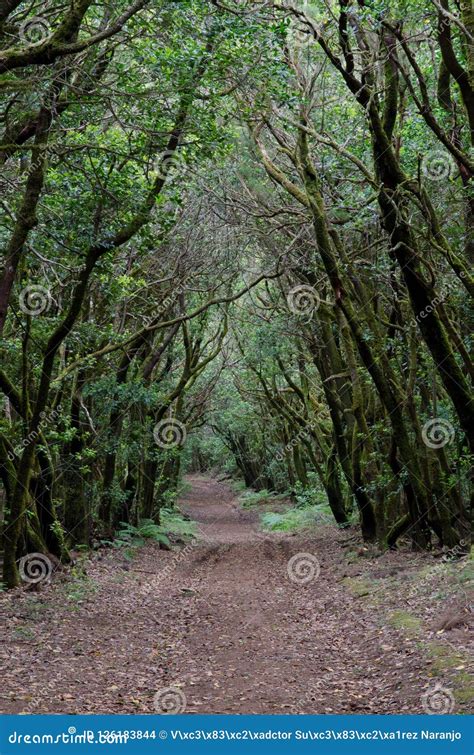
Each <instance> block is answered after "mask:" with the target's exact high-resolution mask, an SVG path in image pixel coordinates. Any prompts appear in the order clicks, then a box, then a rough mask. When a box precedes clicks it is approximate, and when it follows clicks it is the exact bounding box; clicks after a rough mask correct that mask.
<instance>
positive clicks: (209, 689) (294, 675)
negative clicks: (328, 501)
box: [0, 476, 472, 713]
mask: <svg viewBox="0 0 474 755" xmlns="http://www.w3.org/2000/svg"><path fill="white" fill-rule="evenodd" d="M188 482H189V483H190V489H189V492H188V493H187V494H186V495H185V496H184V497H183V499H182V500H181V503H180V506H181V508H182V509H183V510H184V511H186V512H187V513H188V514H189V516H190V517H191V518H192V519H193V520H195V521H196V523H197V528H198V533H199V539H198V541H197V543H196V544H194V545H190V544H188V545H185V546H184V547H181V549H179V550H174V549H173V550H172V551H164V550H161V549H159V547H158V545H157V544H148V545H146V546H144V547H142V548H140V549H139V550H138V551H137V553H136V554H135V557H134V558H132V559H131V560H127V559H126V558H125V555H124V553H123V552H122V550H121V549H106V550H103V551H101V552H98V553H96V554H94V556H93V557H90V558H87V559H84V560H83V561H82V562H81V564H78V565H76V567H74V568H73V569H72V570H67V571H64V572H58V573H57V574H56V575H55V577H54V578H53V580H52V581H51V583H50V584H48V585H45V586H42V587H41V590H40V591H38V592H35V591H29V590H25V589H18V590H15V591H11V592H9V593H3V594H2V595H0V610H1V614H2V621H1V625H2V626H1V627H0V632H1V636H2V642H1V645H0V665H1V667H2V668H3V669H4V672H3V673H2V676H3V684H2V688H1V691H0V712H1V713H154V712H163V710H164V709H165V708H166V709H167V710H170V711H171V710H175V711H177V710H179V711H181V712H182V711H183V709H184V710H185V712H186V713H423V712H448V711H449V712H451V711H452V712H456V713H462V712H467V710H468V707H469V704H470V700H471V699H472V698H471V695H472V687H471V686H470V677H469V668H468V659H469V647H468V637H469V634H468V626H467V621H468V618H469V615H468V610H469V604H468V596H467V594H466V589H467V568H468V566H469V562H468V561H466V560H463V561H458V562H456V563H453V564H451V563H443V562H442V561H441V560H440V559H439V558H438V559H435V558H434V557H433V556H432V555H429V554H413V553H411V552H409V551H397V552H389V553H385V554H383V555H380V554H378V553H376V552H375V551H374V552H371V550H370V549H369V550H364V549H363V548H361V544H360V543H359V542H358V541H357V538H356V536H355V535H354V533H353V532H352V531H350V530H349V531H347V530H345V531H341V530H338V529H337V528H336V527H333V526H328V525H324V526H321V527H319V528H317V529H316V530H313V531H311V532H309V533H304V534H300V533H298V534H289V533H263V532H262V531H260V530H259V527H258V514H257V512H256V511H255V510H243V509H242V508H241V507H240V505H239V502H238V499H237V498H236V496H235V494H234V493H233V492H232V491H231V490H230V488H229V487H228V486H227V485H226V484H225V483H222V482H219V481H217V480H215V479H210V478H206V477H201V476H193V477H191V478H188ZM301 554H311V555H310V556H309V557H308V556H307V555H306V556H302V555H301ZM293 557H294V558H293ZM292 558H293V561H292V562H291V563H290V564H289V561H290V559H292ZM305 559H306V560H307V562H308V563H307V565H308V566H309V569H310V570H309V572H306V571H305V569H304V563H303V562H304V561H305ZM316 559H317V561H316ZM302 563H303V565H302ZM299 567H300V568H301V571H300V570H299ZM311 569H312V570H313V571H312V572H311ZM305 576H306V577H307V578H308V581H304V580H305ZM310 577H312V578H311V579H310ZM169 688H172V689H171V691H170V690H169ZM173 705H174V707H173ZM427 708H428V710H427Z"/></svg>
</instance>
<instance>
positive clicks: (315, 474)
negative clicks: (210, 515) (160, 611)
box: [0, 0, 474, 588]
mask: <svg viewBox="0 0 474 755" xmlns="http://www.w3.org/2000/svg"><path fill="white" fill-rule="evenodd" d="M0 35H1V50H0V71H1V90H2V108H1V146H0V160H1V163H2V173H1V196H2V198H1V208H2V221H1V230H0V233H1V237H2V247H3V259H2V265H1V272H0V327H1V329H2V332H1V342H0V351H1V367H0V389H1V391H2V393H3V399H2V413H1V419H0V479H1V485H0V513H1V521H0V525H1V532H2V555H3V584H4V586H5V587H6V588H13V587H16V586H18V585H20V584H21V582H22V578H23V574H24V571H25V569H27V568H28V557H29V555H30V554H34V556H35V557H36V558H38V556H41V554H44V555H48V558H49V559H57V561H58V562H62V563H64V564H67V563H68V562H69V560H70V552H71V550H77V549H78V548H87V547H91V546H92V545H93V544H97V543H101V542H103V543H106V542H112V541H113V539H114V536H115V533H117V531H118V530H120V528H122V529H123V527H124V526H129V527H130V528H139V527H140V524H141V523H142V524H143V522H145V523H149V524H155V525H157V526H159V525H160V512H162V511H164V510H166V511H170V510H171V509H172V508H173V505H174V503H175V500H176V497H177V495H178V493H179V490H180V486H181V482H182V479H183V475H184V474H185V473H187V472H200V473H205V472H212V473H214V474H215V473H218V474H220V475H222V476H223V477H228V478H229V479H240V480H243V481H244V483H245V485H246V486H247V488H250V489H253V490H254V491H262V490H265V491H269V492H270V493H273V494H282V495H285V496H287V498H288V499H290V500H291V501H293V502H295V501H297V502H298V505H300V506H301V505H303V506H304V505H305V503H307V504H308V505H309V504H311V503H315V502H324V504H325V505H326V506H327V507H329V509H330V512H331V516H332V517H333V520H334V521H335V522H336V523H337V525H338V526H339V527H340V528H345V527H348V526H354V525H355V524H357V526H358V527H360V533H361V536H362V537H363V540H364V541H365V542H366V543H368V544H372V543H373V544H376V545H377V547H381V548H382V549H383V548H387V547H388V548H397V547H398V545H399V544H400V542H405V543H406V542H409V543H410V544H411V547H412V548H413V549H415V550H417V551H424V550H430V549H436V548H444V549H445V550H446V549H448V550H452V549H454V550H455V552H458V553H464V552H467V551H468V550H469V549H470V542H471V541H470V530H471V510H470V491H471V488H470V473H471V466H472V453H473V443H474V438H473V431H474V402H473V397H472V378H473V373H474V370H473V363H472V358H471V356H470V346H471V340H472V336H471V329H472V310H471V309H470V307H469V303H470V302H469V300H470V295H472V292H473V276H472V260H473V257H474V234H473V230H474V196H473V193H472V180H471V179H472V175H473V171H474V153H473V149H472V146H473V139H474V92H473V87H474V44H473V40H474V12H473V8H472V4H471V2H470V0H430V2H426V1H424V0H388V1H387V0H338V1H336V0H315V2H310V1H309V0H308V2H301V1H300V2H298V1H297V0H295V2H291V0H289V1H288V2H287V0H281V1H275V2H274V1H273V0H268V1H267V0H222V2H221V0H179V1H177V0H130V2H125V0H115V2H113V3H112V2H107V1H104V2H97V1H96V0H68V1H67V2H56V0H32V2H23V1H19V0H3V2H2V3H1V4H0ZM329 509H328V510H329ZM33 566H34V564H33ZM37 567H38V564H37ZM39 568H41V559H40V561H39Z"/></svg>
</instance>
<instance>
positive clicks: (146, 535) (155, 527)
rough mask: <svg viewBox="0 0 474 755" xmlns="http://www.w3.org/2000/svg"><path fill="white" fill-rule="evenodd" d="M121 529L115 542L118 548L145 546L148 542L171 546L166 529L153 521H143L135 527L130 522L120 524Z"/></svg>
mask: <svg viewBox="0 0 474 755" xmlns="http://www.w3.org/2000/svg"><path fill="white" fill-rule="evenodd" d="M120 524H121V526H122V527H121V529H120V530H119V531H118V533H117V537H116V539H115V540H114V546H115V547H116V548H121V547H129V546H135V547H136V546H139V545H144V544H145V541H146V540H154V541H155V542H157V543H163V544H164V545H169V544H170V541H169V538H168V536H167V535H166V533H165V530H164V528H163V527H162V526H161V525H159V524H155V522H154V521H153V520H152V519H141V520H140V521H139V523H138V525H137V526H136V527H135V526H134V525H133V524H129V523H128V522H120Z"/></svg>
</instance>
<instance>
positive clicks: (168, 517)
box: [160, 508, 196, 537]
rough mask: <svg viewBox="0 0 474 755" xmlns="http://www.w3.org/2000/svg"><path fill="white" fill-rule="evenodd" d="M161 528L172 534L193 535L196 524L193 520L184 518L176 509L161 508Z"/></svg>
mask: <svg viewBox="0 0 474 755" xmlns="http://www.w3.org/2000/svg"><path fill="white" fill-rule="evenodd" d="M160 519H161V528H162V529H163V530H164V531H165V532H168V533H170V534H172V535H181V536H182V537H183V536H186V537H194V536H195V534H196V525H195V523H194V522H193V521H190V520H188V519H185V518H184V517H183V515H182V514H181V513H180V511H178V509H174V508H173V509H166V508H164V509H161V511H160Z"/></svg>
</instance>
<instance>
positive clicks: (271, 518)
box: [261, 506, 332, 532]
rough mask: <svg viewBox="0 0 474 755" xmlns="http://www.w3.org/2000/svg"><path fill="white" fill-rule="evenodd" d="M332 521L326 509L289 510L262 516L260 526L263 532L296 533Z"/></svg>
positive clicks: (319, 507)
mask: <svg viewBox="0 0 474 755" xmlns="http://www.w3.org/2000/svg"><path fill="white" fill-rule="evenodd" d="M331 521H332V517H331V515H330V513H328V511H327V510H326V507H321V506H311V507H309V508H304V509H303V508H289V509H287V510H286V511H283V512H276V511H269V512H266V513H264V514H262V517H261V525H262V529H264V530H271V531H276V532H296V531H298V530H305V529H311V528H313V527H314V526H315V525H317V524H328V523H329V522H331Z"/></svg>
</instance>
